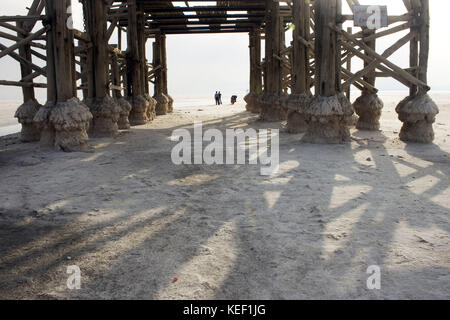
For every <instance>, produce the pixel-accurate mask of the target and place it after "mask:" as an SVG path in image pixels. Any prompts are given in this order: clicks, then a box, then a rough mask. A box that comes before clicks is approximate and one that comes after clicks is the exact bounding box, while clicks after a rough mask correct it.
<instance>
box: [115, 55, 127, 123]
mask: <svg viewBox="0 0 450 320" xmlns="http://www.w3.org/2000/svg"><path fill="white" fill-rule="evenodd" d="M111 78H112V84H113V86H114V88H113V98H114V100H115V102H116V103H117V104H118V105H119V107H120V114H119V120H118V121H117V126H118V128H119V129H120V130H126V129H129V128H130V121H129V120H128V116H129V115H130V111H131V104H130V103H129V102H128V101H127V100H126V99H125V98H124V97H123V96H122V93H121V90H118V89H119V88H121V86H122V84H121V81H120V78H121V76H120V64H119V58H118V56H117V52H113V53H111Z"/></svg>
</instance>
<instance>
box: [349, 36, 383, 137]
mask: <svg viewBox="0 0 450 320" xmlns="http://www.w3.org/2000/svg"><path fill="white" fill-rule="evenodd" d="M373 34H375V30H370V29H367V28H365V29H364V30H363V35H364V36H365V37H367V36H371V35H373ZM365 44H366V45H367V46H368V47H369V48H371V49H372V50H375V49H376V40H375V39H373V40H370V41H365ZM368 65H369V62H367V61H365V62H364V67H367V66H368ZM364 81H366V82H367V83H368V84H370V85H372V86H373V87H375V81H376V77H375V68H374V69H373V70H372V72H371V75H369V76H364ZM383 106H384V105H383V101H381V99H380V98H379V97H378V95H377V94H376V93H371V92H369V91H368V90H363V92H362V94H361V96H360V97H359V98H357V99H356V100H355V102H354V103H353V108H354V109H355V112H356V114H357V115H358V116H359V119H358V122H357V123H356V128H357V129H359V130H368V131H376V130H379V129H380V118H381V110H382V109H383Z"/></svg>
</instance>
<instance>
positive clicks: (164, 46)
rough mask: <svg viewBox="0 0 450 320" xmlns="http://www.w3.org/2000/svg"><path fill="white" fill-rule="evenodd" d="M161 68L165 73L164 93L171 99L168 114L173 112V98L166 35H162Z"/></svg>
mask: <svg viewBox="0 0 450 320" xmlns="http://www.w3.org/2000/svg"><path fill="white" fill-rule="evenodd" d="M161 66H162V72H163V75H162V77H163V93H164V95H165V96H166V97H167V99H169V103H168V108H167V112H168V113H172V112H173V98H172V97H171V96H170V95H169V79H168V69H167V38H166V35H165V34H162V35H161Z"/></svg>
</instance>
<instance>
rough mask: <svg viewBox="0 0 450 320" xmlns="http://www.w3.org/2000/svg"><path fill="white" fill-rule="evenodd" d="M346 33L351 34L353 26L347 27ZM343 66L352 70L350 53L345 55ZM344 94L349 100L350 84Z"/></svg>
mask: <svg viewBox="0 0 450 320" xmlns="http://www.w3.org/2000/svg"><path fill="white" fill-rule="evenodd" d="M347 33H349V34H352V33H353V28H352V27H348V28H347ZM345 67H346V68H347V70H348V71H352V56H351V55H350V53H349V54H348V55H347V59H346V64H345ZM345 95H346V96H347V99H348V100H351V96H352V94H351V86H348V88H347V90H346V91H345Z"/></svg>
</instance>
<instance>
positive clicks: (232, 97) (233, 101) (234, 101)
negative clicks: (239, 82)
mask: <svg viewBox="0 0 450 320" xmlns="http://www.w3.org/2000/svg"><path fill="white" fill-rule="evenodd" d="M236 101H237V96H231V104H235V103H236Z"/></svg>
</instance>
